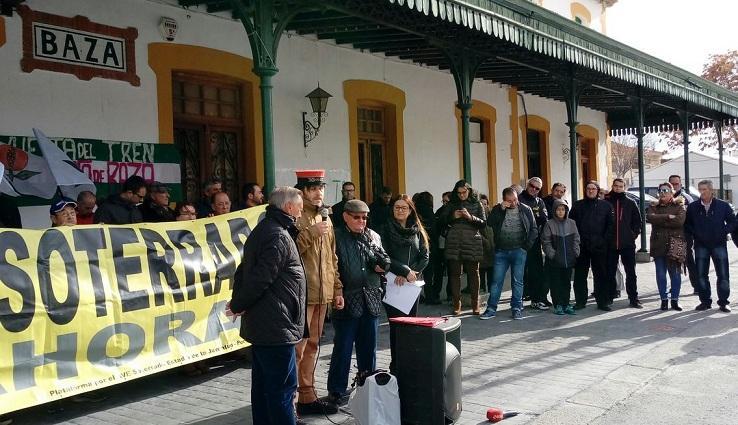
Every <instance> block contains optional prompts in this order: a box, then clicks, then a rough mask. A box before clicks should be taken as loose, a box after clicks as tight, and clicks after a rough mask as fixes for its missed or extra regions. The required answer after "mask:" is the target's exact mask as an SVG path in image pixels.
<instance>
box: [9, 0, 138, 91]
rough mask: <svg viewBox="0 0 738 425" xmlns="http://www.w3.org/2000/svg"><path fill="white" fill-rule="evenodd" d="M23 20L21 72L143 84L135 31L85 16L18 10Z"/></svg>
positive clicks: (24, 7)
mask: <svg viewBox="0 0 738 425" xmlns="http://www.w3.org/2000/svg"><path fill="white" fill-rule="evenodd" d="M18 14H19V15H21V17H22V18H23V59H22V60H21V69H22V70H23V71H24V72H32V71H34V70H36V69H43V70H47V71H55V72H64V73H68V74H73V75H75V76H77V78H79V79H81V80H90V79H92V78H94V77H99V78H108V79H114V80H122V81H128V82H129V83H131V84H132V85H134V86H139V85H140V84H141V82H140V79H139V78H138V76H137V75H136V57H135V44H136V38H137V37H138V31H137V30H136V29H135V28H131V27H129V28H117V27H112V26H109V25H103V24H98V23H94V22H90V20H89V19H87V18H86V17H84V16H75V17H72V18H68V17H65V16H59V15H52V14H49V13H44V12H38V11H35V10H31V9H30V8H29V7H28V6H24V5H21V6H19V7H18Z"/></svg>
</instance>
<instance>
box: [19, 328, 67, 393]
mask: <svg viewBox="0 0 738 425" xmlns="http://www.w3.org/2000/svg"><path fill="white" fill-rule="evenodd" d="M35 344H36V341H34V340H31V341H23V342H16V343H15V344H13V362H12V365H13V385H14V386H15V390H16V391H19V390H24V389H26V388H31V387H35V386H36V377H35V375H36V374H35V370H36V368H37V367H41V366H44V365H47V364H52V363H56V379H57V380H62V379H67V378H72V377H75V376H77V333H75V332H72V333H68V334H64V335H58V336H57V337H56V351H52V352H46V353H41V354H34V352H35V349H36V345H35ZM39 345H41V347H42V348H43V346H44V345H45V344H44V341H42V342H41V344H39Z"/></svg>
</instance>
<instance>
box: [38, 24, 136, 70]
mask: <svg viewBox="0 0 738 425" xmlns="http://www.w3.org/2000/svg"><path fill="white" fill-rule="evenodd" d="M33 39H34V49H33V57H35V58H41V59H48V60H53V61H59V62H63V63H77V64H81V65H87V66H93V67H101V68H107V69H117V70H121V71H125V68H126V64H125V52H124V47H125V41H124V40H123V39H120V38H111V37H102V36H100V35H97V34H92V33H86V32H81V31H72V30H68V29H66V28H55V27H52V26H50V25H44V24H39V23H35V22H34V24H33Z"/></svg>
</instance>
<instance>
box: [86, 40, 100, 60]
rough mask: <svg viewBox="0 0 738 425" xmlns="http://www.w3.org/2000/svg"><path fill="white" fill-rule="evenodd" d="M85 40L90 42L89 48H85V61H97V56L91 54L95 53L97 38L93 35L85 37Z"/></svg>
mask: <svg viewBox="0 0 738 425" xmlns="http://www.w3.org/2000/svg"><path fill="white" fill-rule="evenodd" d="M85 41H86V42H88V43H89V44H90V48H89V49H87V56H85V61H87V62H94V63H98V62H99V61H98V60H97V58H96V57H94V56H92V55H93V54H94V53H95V46H96V45H97V39H96V38H94V37H85Z"/></svg>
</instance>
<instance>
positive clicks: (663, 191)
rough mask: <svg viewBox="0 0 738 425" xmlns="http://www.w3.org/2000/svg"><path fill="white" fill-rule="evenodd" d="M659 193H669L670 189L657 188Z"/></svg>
mask: <svg viewBox="0 0 738 425" xmlns="http://www.w3.org/2000/svg"><path fill="white" fill-rule="evenodd" d="M659 193H661V194H663V193H671V189H659Z"/></svg>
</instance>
